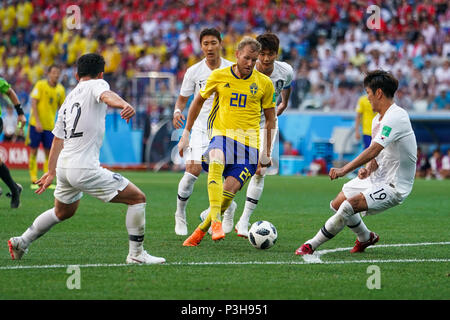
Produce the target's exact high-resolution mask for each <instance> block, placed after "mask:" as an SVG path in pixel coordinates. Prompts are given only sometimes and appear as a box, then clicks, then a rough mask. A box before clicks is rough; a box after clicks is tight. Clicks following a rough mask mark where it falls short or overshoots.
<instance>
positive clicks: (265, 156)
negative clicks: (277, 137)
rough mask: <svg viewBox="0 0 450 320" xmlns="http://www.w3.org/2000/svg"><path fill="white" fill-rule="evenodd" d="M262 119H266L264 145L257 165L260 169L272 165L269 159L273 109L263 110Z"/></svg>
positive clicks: (273, 121) (273, 129)
mask: <svg viewBox="0 0 450 320" xmlns="http://www.w3.org/2000/svg"><path fill="white" fill-rule="evenodd" d="M264 117H265V118H266V124H265V126H264V132H265V135H266V140H265V142H266V145H265V146H263V152H261V157H260V160H259V163H260V165H261V167H270V166H271V165H272V160H271V159H270V155H271V153H272V150H271V147H272V143H271V141H272V134H274V133H275V108H269V109H264Z"/></svg>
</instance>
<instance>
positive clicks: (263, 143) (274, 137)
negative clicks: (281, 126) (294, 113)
mask: <svg viewBox="0 0 450 320" xmlns="http://www.w3.org/2000/svg"><path fill="white" fill-rule="evenodd" d="M277 140H278V118H275V134H273V135H272V144H271V146H270V155H271V156H272V152H273V148H274V146H275V142H276V141H277ZM259 141H260V142H259V154H260V155H261V154H262V152H263V151H264V149H265V146H266V131H265V130H264V128H260V129H259Z"/></svg>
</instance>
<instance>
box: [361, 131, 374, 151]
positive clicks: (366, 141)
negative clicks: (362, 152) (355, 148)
mask: <svg viewBox="0 0 450 320" xmlns="http://www.w3.org/2000/svg"><path fill="white" fill-rule="evenodd" d="M363 142H364V149H367V148H368V147H369V146H370V143H371V142H372V137H371V136H369V135H365V134H364V135H363Z"/></svg>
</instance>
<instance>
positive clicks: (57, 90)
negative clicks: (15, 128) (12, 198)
mask: <svg viewBox="0 0 450 320" xmlns="http://www.w3.org/2000/svg"><path fill="white" fill-rule="evenodd" d="M60 75H61V69H60V67H58V66H56V65H53V66H50V68H49V69H48V75H47V79H43V80H39V81H38V82H36V85H35V86H34V88H33V90H32V91H31V114H30V128H29V130H28V139H27V142H28V145H29V146H30V159H29V170H30V178H31V182H32V185H31V188H32V189H34V188H36V187H37V185H35V184H34V182H36V181H37V179H38V177H37V175H38V166H37V162H36V155H37V150H38V148H39V145H40V144H41V142H42V144H43V147H44V151H45V162H44V172H47V171H48V156H49V152H50V148H51V146H52V141H53V134H52V130H53V127H54V125H55V116H56V111H57V110H58V109H59V107H60V106H61V104H62V103H63V101H64V99H65V98H66V94H65V89H64V87H63V86H62V85H61V84H60V83H58V79H59V76H60Z"/></svg>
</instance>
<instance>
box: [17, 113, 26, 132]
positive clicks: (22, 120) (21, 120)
mask: <svg viewBox="0 0 450 320" xmlns="http://www.w3.org/2000/svg"><path fill="white" fill-rule="evenodd" d="M26 123H27V118H25V115H24V114H21V115H20V116H18V117H17V125H18V127H19V129H23V127H25V124H26Z"/></svg>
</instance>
